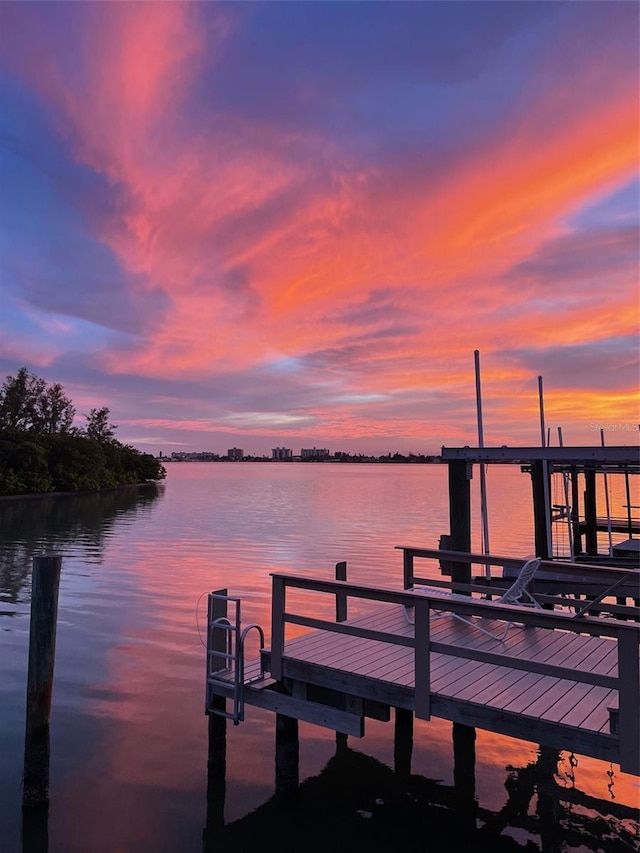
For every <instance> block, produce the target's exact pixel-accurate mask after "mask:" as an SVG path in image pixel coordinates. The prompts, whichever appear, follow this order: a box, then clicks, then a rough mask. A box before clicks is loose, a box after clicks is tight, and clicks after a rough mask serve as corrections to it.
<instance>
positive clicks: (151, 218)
mask: <svg viewBox="0 0 640 853" xmlns="http://www.w3.org/2000/svg"><path fill="white" fill-rule="evenodd" d="M0 15H1V16H2V25H3V28H4V30H5V32H10V33H11V38H10V39H6V42H7V45H6V48H7V49H6V50H3V55H2V58H1V59H0V69H2V76H1V77H0V94H1V95H2V97H3V100H4V102H5V104H6V109H5V110H4V118H3V120H2V128H1V130H2V140H3V161H2V162H3V172H2V175H3V185H4V186H5V187H6V193H5V203H4V205H3V207H4V209H3V211H2V228H3V233H2V237H3V239H2V258H1V261H0V263H1V267H0V272H1V274H2V276H1V280H0V288H1V290H0V295H1V297H2V303H3V306H5V305H6V306H8V308H7V310H6V311H3V315H2V316H0V336H1V340H0V368H4V372H7V373H10V372H15V370H16V369H17V368H18V367H19V366H20V365H21V364H23V363H28V364H30V365H32V366H33V368H34V369H37V370H38V371H39V372H40V373H42V372H43V370H42V369H43V368H46V372H47V374H48V375H49V376H50V378H51V379H52V380H54V381H61V382H62V383H63V384H64V385H65V388H66V389H67V391H68V392H73V391H75V393H72V397H73V398H74V400H75V399H76V393H77V394H78V395H79V396H80V399H81V400H82V399H96V397H98V396H100V392H102V394H103V395H104V396H103V403H104V404H107V405H109V406H110V408H111V410H112V416H113V418H114V420H116V421H118V422H122V423H123V424H125V423H126V424H127V430H128V435H130V440H131V442H132V443H135V438H136V435H139V436H140V440H141V441H144V442H145V443H147V442H149V441H150V435H153V436H158V437H159V438H160V439H162V438H163V437H166V442H165V443H168V442H169V441H172V440H178V441H182V440H183V437H184V435H187V434H188V435H189V436H190V438H189V439H188V440H190V441H191V442H192V443H193V446H194V448H195V449H213V450H216V449H220V448H216V447H212V446H210V441H213V440H214V438H215V440H223V438H224V436H225V435H226V434H229V435H237V434H238V432H240V433H242V432H243V431H244V432H245V434H246V435H247V436H248V437H250V443H251V445H252V447H254V448H255V449H256V450H258V449H260V448H262V447H263V445H262V444H261V440H260V436H263V437H264V439H265V441H267V443H272V441H274V440H275V438H276V437H277V436H280V438H281V439H282V441H284V439H285V438H286V439H288V440H289V439H292V438H295V437H298V436H304V437H305V438H309V439H314V440H315V443H316V444H322V445H325V444H328V443H331V444H335V443H336V442H338V441H345V442H351V443H353V444H355V445H358V444H360V445H361V446H362V448H363V450H366V449H367V447H369V446H371V447H374V446H375V447H376V448H378V449H379V450H380V451H381V452H382V451H383V450H392V451H393V450H396V449H400V450H402V449H406V448H407V442H410V443H411V447H412V449H413V450H418V449H419V445H421V446H422V447H423V448H425V449H426V450H429V451H431V452H433V451H435V450H437V449H438V447H439V446H440V445H441V444H442V443H452V442H451V440H450V439H451V437H452V436H458V435H459V436H460V437H461V438H463V439H465V440H464V443H470V442H471V441H472V440H473V435H474V431H475V427H474V423H475V420H474V417H475V416H474V410H473V406H474V394H473V350H474V349H480V350H481V352H482V355H483V370H484V372H485V374H486V375H485V384H486V389H487V391H486V393H487V394H489V395H490V396H491V398H492V399H493V401H494V406H495V410H496V413H495V415H491V416H490V417H492V418H494V423H495V426H496V431H495V432H496V436H497V433H498V427H499V429H500V430H502V432H503V433H504V434H503V435H501V436H499V437H498V436H497V437H496V442H497V443H513V442H514V439H519V438H526V436H529V440H531V438H532V437H535V435H536V430H537V423H536V418H535V415H533V416H532V405H531V404H533V408H534V409H535V396H532V394H531V391H530V389H531V388H532V382H534V381H535V376H536V374H537V373H541V372H543V369H544V370H545V372H546V371H548V372H549V382H550V384H551V385H552V388H550V390H549V405H550V406H551V409H552V412H553V410H554V409H555V410H557V411H558V413H561V414H562V416H563V417H568V416H571V405H570V403H567V402H566V401H567V400H570V399H571V397H572V395H573V394H574V393H575V391H576V389H577V388H580V389H581V397H582V400H583V402H584V404H585V405H586V406H587V405H592V406H596V405H599V404H598V402H597V401H598V399H599V398H600V397H601V396H602V395H603V394H606V392H607V388H608V387H609V386H607V384H606V381H605V376H606V369H605V365H606V366H609V367H613V366H615V368H616V370H617V373H616V379H615V385H616V388H617V392H619V393H617V394H616V397H615V399H613V398H612V399H610V400H609V403H608V405H609V406H610V407H611V417H613V418H624V417H633V418H634V419H635V414H633V413H631V412H629V409H634V408H635V410H636V411H637V378H638V372H637V371H638V351H637V346H635V340H634V336H635V335H636V334H637V327H638V272H639V270H638V231H637V227H638V216H637V207H636V209H635V211H634V204H633V200H634V199H636V200H637V187H638V177H637V176H638V143H639V140H640V135H639V130H638V109H637V103H638V36H637V32H638V9H637V7H634V6H633V5H632V4H625V3H617V2H616V3H600V2H594V3H589V4H549V3H542V2H535V0H534V2H531V3H528V4H505V3H492V2H487V3H482V4H478V3H463V2H461V3H456V4H440V3H421V4H402V5H401V6H398V5H397V4H381V3H368V2H366V3H363V4H290V3H280V2H275V3H270V4H193V3H191V4H189V3H174V2H149V3H144V4H138V3H128V2H125V3H119V4H63V3H57V2H54V3H51V4H20V5H19V4H5V6H4V7H3V8H1V9H0ZM34 130H35V131H37V133H35V135H34ZM581 365H582V366H581ZM634 370H635V371H636V372H635V378H634ZM622 377H624V378H622ZM488 408H489V410H491V406H489V407H488ZM498 410H499V411H498ZM500 412H502V414H500ZM149 430H152V433H150V432H149ZM465 437H466V438H465ZM591 439H592V437H585V443H586V442H588V441H589V440H591ZM378 442H383V443H384V442H386V445H385V446H384V447H382V446H380V444H379V443H378ZM161 443H163V442H162V441H159V442H158V445H160V444H161ZM267 449H268V448H267ZM334 449H340V448H339V447H334Z"/></svg>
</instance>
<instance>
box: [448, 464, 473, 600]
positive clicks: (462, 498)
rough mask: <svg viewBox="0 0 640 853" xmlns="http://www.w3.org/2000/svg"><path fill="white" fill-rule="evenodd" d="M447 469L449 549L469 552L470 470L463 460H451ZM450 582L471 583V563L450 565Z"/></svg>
mask: <svg viewBox="0 0 640 853" xmlns="http://www.w3.org/2000/svg"><path fill="white" fill-rule="evenodd" d="M448 467H449V526H450V530H451V538H450V542H451V549H452V550H453V551H466V552H467V553H469V552H470V551H471V485H470V480H471V470H472V466H471V464H470V463H468V462H466V461H465V460H458V459H456V460H451V461H449V463H448ZM451 580H452V583H453V587H454V589H455V584H456V583H463V584H470V583H471V563H458V562H455V563H453V564H452V569H451Z"/></svg>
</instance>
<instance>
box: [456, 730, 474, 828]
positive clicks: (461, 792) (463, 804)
mask: <svg viewBox="0 0 640 853" xmlns="http://www.w3.org/2000/svg"><path fill="white" fill-rule="evenodd" d="M453 783H454V787H455V809H456V819H457V824H458V829H459V832H460V836H461V837H462V838H470V837H472V835H473V834H474V833H475V831H476V812H477V803H476V730H475V729H474V728H473V727H472V726H465V725H462V724H461V723H454V724H453Z"/></svg>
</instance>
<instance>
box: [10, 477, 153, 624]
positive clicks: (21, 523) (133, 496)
mask: <svg viewBox="0 0 640 853" xmlns="http://www.w3.org/2000/svg"><path fill="white" fill-rule="evenodd" d="M164 489H165V486H164V484H155V483H150V484H147V485H144V486H137V487H131V488H124V489H113V490H111V491H106V492H101V493H90V494H82V495H57V496H42V497H25V498H11V499H0V596H2V600H4V601H5V602H8V603H11V604H15V603H17V602H18V600H19V599H20V593H21V590H23V588H25V587H26V586H28V583H29V577H30V573H31V561H32V558H33V556H34V555H35V554H38V553H43V552H55V553H56V554H60V555H62V556H64V555H65V554H66V553H68V552H69V551H70V550H71V549H72V550H73V551H74V552H75V551H77V549H78V548H81V549H82V552H83V558H84V560H85V561H86V562H89V563H100V562H101V560H102V556H103V552H104V547H105V542H106V540H107V538H108V537H109V536H110V535H111V534H112V533H113V527H114V525H115V523H116V521H117V520H118V519H122V518H123V517H124V516H127V515H130V516H134V517H139V516H140V515H141V514H142V513H144V512H145V511H148V510H149V509H150V507H151V505H152V504H153V503H154V502H155V501H157V500H158V498H159V497H161V496H162V495H163V494H164ZM12 613H13V611H11V610H8V611H6V612H5V611H0V615H12Z"/></svg>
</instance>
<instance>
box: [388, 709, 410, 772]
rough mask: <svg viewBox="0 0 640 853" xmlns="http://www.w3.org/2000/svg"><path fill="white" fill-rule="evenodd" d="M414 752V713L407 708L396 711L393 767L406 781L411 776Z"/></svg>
mask: <svg viewBox="0 0 640 853" xmlns="http://www.w3.org/2000/svg"><path fill="white" fill-rule="evenodd" d="M412 752H413V712H412V711H409V710H407V709H406V708H396V709H395V731H394V738H393V765H394V770H395V772H396V774H397V775H398V776H402V777H404V778H405V779H406V778H408V777H409V776H410V775H411V753H412Z"/></svg>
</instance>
